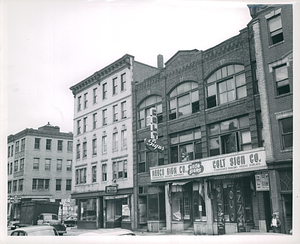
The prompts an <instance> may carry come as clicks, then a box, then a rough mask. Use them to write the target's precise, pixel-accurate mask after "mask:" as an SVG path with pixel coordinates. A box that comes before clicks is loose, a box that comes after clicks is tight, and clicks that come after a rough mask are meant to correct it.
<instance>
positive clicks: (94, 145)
mask: <svg viewBox="0 0 300 244" xmlns="http://www.w3.org/2000/svg"><path fill="white" fill-rule="evenodd" d="M93 155H94V156H96V155H97V139H93Z"/></svg>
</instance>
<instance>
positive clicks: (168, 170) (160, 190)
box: [132, 5, 292, 234]
mask: <svg viewBox="0 0 300 244" xmlns="http://www.w3.org/2000/svg"><path fill="white" fill-rule="evenodd" d="M249 8H250V10H251V15H252V17H253V20H252V21H251V22H250V23H249V25H248V26H247V27H246V28H244V29H242V30H241V31H240V34H239V35H237V36H234V37H232V38H230V39H228V40H226V41H224V42H222V43H220V44H219V45H217V46H215V47H212V48H210V49H208V50H205V51H198V50H189V51H178V52H177V53H176V54H175V55H174V56H173V57H172V58H170V59H169V60H168V61H167V62H166V63H165V66H164V67H163V65H162V64H163V61H162V56H161V55H159V56H158V67H159V68H160V72H159V73H157V74H155V75H154V76H152V77H149V78H147V79H145V80H134V81H135V84H134V86H133V126H132V128H133V155H134V157H133V174H134V175H137V178H136V181H135V182H134V204H133V205H134V206H136V209H135V210H136V212H137V215H136V218H135V219H134V228H147V229H148V231H159V230H161V229H166V231H168V232H177V231H185V230H189V229H190V230H191V231H194V233H196V234H225V233H234V232H245V231H247V232H248V231H261V232H265V231H268V230H269V228H270V227H269V226H270V224H269V223H270V218H271V213H272V212H274V211H275V212H279V214H280V217H281V218H282V219H284V226H283V230H282V231H283V232H286V231H288V230H289V229H290V228H291V196H292V188H291V180H292V174H291V172H292V128H291V120H290V118H291V116H292V93H291V91H292V79H291V77H292V46H291V43H292V32H291V31H292V28H291V20H290V19H289V20H287V19H288V18H290V15H291V14H292V13H291V7H290V6H285V5H282V6H267V7H265V8H264V10H263V11H262V12H259V11H258V10H257V9H255V8H254V7H249ZM278 9H282V11H281V10H278ZM272 13H273V14H272ZM278 13H281V14H282V15H284V17H282V26H283V27H281V30H282V29H283V35H284V38H285V39H284V41H283V40H281V41H279V42H278V43H276V44H272V45H270V44H269V39H268V38H270V39H271V40H272V38H273V36H272V35H273V34H274V32H272V31H274V30H273V29H274V28H275V30H276V31H280V30H278V27H277V26H278V25H279V24H278V22H277V21H275V24H273V25H271V29H268V27H267V26H266V23H267V21H268V18H272V19H273V18H275V17H274V16H277V15H278ZM265 15H268V18H266V17H265ZM280 23H281V22H280ZM274 25H275V26H276V27H273V26H274ZM276 28H277V29H276ZM266 29H268V30H269V32H266V31H265V30H266ZM271 30H272V31H271ZM269 33H271V34H270V36H269ZM265 35H268V36H267V37H265ZM274 35H276V33H275V34H274ZM274 38H275V39H276V37H274ZM274 38H273V39H274ZM277 38H279V37H277ZM259 40H261V42H259ZM273 45H274V48H272V46H273ZM280 45H283V46H282V47H280ZM270 46H271V47H270ZM276 46H278V49H279V50H280V51H277V47H276ZM275 49H276V50H275ZM274 53H275V54H274ZM285 64H286V65H285ZM277 67H278V68H279V67H280V69H278V70H277ZM284 68H286V69H284ZM274 73H275V74H276V75H275V76H274ZM277 74H278V75H277ZM287 75H288V77H286V76H287ZM274 79H278V80H276V81H277V82H274ZM287 84H288V85H289V87H287ZM275 85H277V88H276V89H277V90H276V89H275V88H274V86H275ZM269 90H272V92H269ZM267 91H268V92H267ZM274 92H278V93H276V94H275V93H274ZM283 100H284V105H283V104H282V103H283ZM151 108H155V109H156V112H157V116H156V118H157V122H158V140H157V144H158V145H162V146H163V147H164V149H165V150H163V151H161V152H157V151H151V150H149V149H148V147H147V145H146V144H145V142H144V141H145V139H146V140H147V138H149V137H150V128H149V126H148V123H147V118H148V116H149V115H150V110H151ZM278 148H280V150H279V149H278ZM275 151H276V153H275ZM269 178H270V180H269ZM269 183H270V184H269ZM282 200H283V201H282ZM282 202H284V204H282Z"/></svg>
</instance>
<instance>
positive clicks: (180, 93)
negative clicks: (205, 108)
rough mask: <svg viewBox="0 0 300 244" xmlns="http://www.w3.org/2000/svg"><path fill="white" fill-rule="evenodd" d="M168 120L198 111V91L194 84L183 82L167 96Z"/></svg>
mask: <svg viewBox="0 0 300 244" xmlns="http://www.w3.org/2000/svg"><path fill="white" fill-rule="evenodd" d="M169 109H170V110H169V119H170V120H172V119H176V118H179V117H181V116H184V115H189V114H192V113H196V112H198V111H199V91H198V84H197V83H196V82H185V83H183V84H181V85H179V86H177V87H176V88H175V89H173V91H172V92H171V93H170V95H169Z"/></svg>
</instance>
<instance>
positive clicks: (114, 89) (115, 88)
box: [113, 78, 118, 95]
mask: <svg viewBox="0 0 300 244" xmlns="http://www.w3.org/2000/svg"><path fill="white" fill-rule="evenodd" d="M117 89H118V80H117V78H114V79H113V95H116V94H117V93H118V91H117Z"/></svg>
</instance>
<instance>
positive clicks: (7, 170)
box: [7, 163, 9, 175]
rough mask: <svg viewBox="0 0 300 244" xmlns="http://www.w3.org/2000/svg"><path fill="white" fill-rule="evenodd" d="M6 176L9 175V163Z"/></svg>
mask: <svg viewBox="0 0 300 244" xmlns="http://www.w3.org/2000/svg"><path fill="white" fill-rule="evenodd" d="M7 175H9V163H8V164H7Z"/></svg>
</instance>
